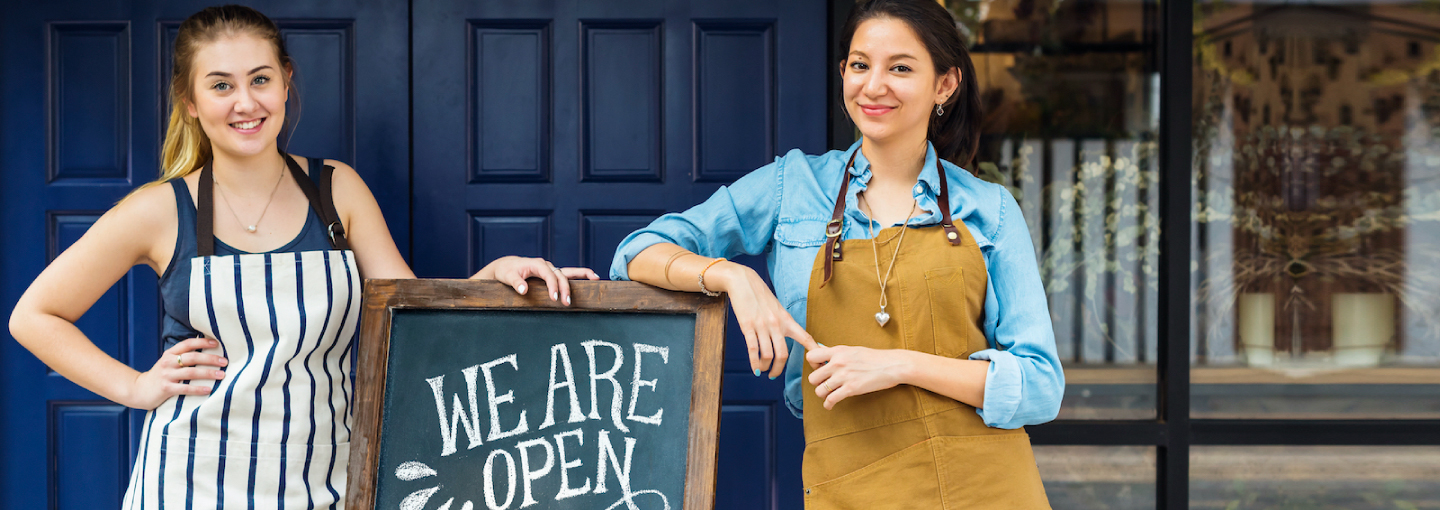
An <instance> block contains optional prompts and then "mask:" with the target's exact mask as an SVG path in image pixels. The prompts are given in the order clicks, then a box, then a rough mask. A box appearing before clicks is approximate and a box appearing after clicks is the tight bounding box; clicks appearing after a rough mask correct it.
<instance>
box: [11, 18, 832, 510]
mask: <svg viewBox="0 0 1440 510" xmlns="http://www.w3.org/2000/svg"><path fill="white" fill-rule="evenodd" d="M152 3H153V2H121V3H115V2H102V1H98V0H52V1H47V2H30V3H26V4H22V5H19V6H8V5H7V6H6V7H5V12H4V15H3V16H0V249H3V250H4V256H3V257H0V306H3V310H6V311H8V310H10V309H11V308H12V307H13V305H14V303H15V301H16V300H17V299H18V298H19V296H20V293H21V292H23V291H24V289H25V287H26V286H28V285H29V283H30V281H31V280H32V279H33V278H34V277H35V275H36V274H38V273H39V272H40V271H41V270H42V269H43V268H44V267H45V264H47V263H48V261H49V260H50V259H51V258H53V257H54V256H55V255H56V254H58V253H59V252H60V251H61V250H63V249H64V248H65V247H67V246H69V244H70V243H72V242H73V241H74V240H75V239H77V238H78V237H79V236H80V235H83V233H84V232H85V230H86V229H87V228H88V227H89V225H90V224H91V223H93V222H94V220H95V219H96V218H98V216H99V215H100V214H102V213H103V212H104V211H105V210H106V209H107V208H109V207H110V206H111V205H112V204H114V203H115V201H117V200H118V199H119V198H120V197H122V196H124V195H125V193H127V192H128V191H129V190H131V189H133V188H134V187H135V186H138V185H139V184H142V183H144V182H146V181H149V180H151V179H153V178H154V177H155V176H156V175H157V168H158V161H159V147H160V141H161V137H162V136H163V130H164V122H165V120H166V115H167V114H168V111H167V110H165V108H167V106H168V105H166V104H165V101H164V99H163V91H164V89H163V84H164V77H165V76H167V73H168V72H169V63H168V62H167V60H168V56H169V51H170V46H169V45H170V42H171V41H172V40H173V39H174V36H175V31H176V30H177V28H178V25H179V21H180V20H182V19H184V18H185V16H187V15H189V14H191V13H192V12H194V11H196V10H198V9H200V8H202V7H204V6H205V5H207V4H209V3H212V2H209V1H204V0H202V1H185V2H167V3H166V5H164V6H163V7H160V6H154V5H151V4H152ZM247 3H248V4H250V5H252V6H255V7H256V8H258V9H260V10H261V11H262V12H265V13H267V14H269V15H271V16H272V17H273V18H275V19H276V21H277V22H278V23H279V24H280V26H281V28H282V31H283V32H284V33H285V34H286V38H287V44H288V46H289V49H290V51H291V53H292V54H293V56H294V57H295V59H296V61H297V65H298V68H299V71H298V72H297V77H298V82H299V90H300V92H301V95H302V97H303V101H302V104H303V114H301V118H302V121H301V122H300V124H299V128H298V130H297V131H296V133H295V134H294V136H293V137H292V138H291V141H290V149H291V150H292V152H296V153H299V154H303V155H315V156H324V157H331V158H338V159H341V160H343V161H348V162H350V163H351V164H352V165H354V166H355V168H356V169H357V170H358V171H359V172H360V173H361V175H362V176H363V177H364V178H365V180H366V182H367V183H369V185H370V187H371V189H372V191H373V192H374V193H375V195H376V198H377V199H378V200H379V202H380V205H381V208H382V209H383V210H384V211H385V214H386V219H387V221H388V223H389V227H390V229H391V232H392V234H393V235H394V237H395V239H396V242H397V244H398V245H399V246H400V249H401V252H402V253H404V254H406V256H407V257H409V258H410V259H411V260H412V262H413V264H414V266H415V269H416V271H417V273H419V274H420V275H421V276H447V277H455V276H462V275H464V274H468V273H469V272H470V271H474V270H475V269H477V268H478V267H480V266H481V265H483V264H484V263H486V262H488V261H489V260H493V259H494V258H495V257H498V256H500V255H504V254H512V253H513V254H524V255H543V256H546V257H549V258H551V259H553V260H555V261H556V262H557V263H559V264H565V265H575V264H583V265H588V266H592V267H594V268H596V269H597V270H599V271H601V272H602V274H603V273H604V272H605V268H607V267H608V265H609V263H610V258H611V254H612V253H613V251H614V248H615V245H616V244H617V243H618V242H619V240H620V238H621V237H623V236H624V235H625V234H627V233H628V232H630V231H631V230H634V229H635V228H638V227H640V226H642V225H644V224H646V223H647V222H649V221H650V219H652V218H654V217H655V216H657V215H659V214H661V213H663V212H665V211H674V210H680V209H683V208H685V207H688V206H689V205H692V204H694V203H697V202H699V201H701V200H703V199H704V198H705V197H707V196H709V195H710V193H712V192H713V191H714V190H715V189H716V188H717V187H718V186H720V185H723V184H725V183H728V182H730V181H732V180H734V179H735V178H737V177H739V176H740V175H743V174H744V173H745V172H747V171H749V170H751V169H753V168H755V167H758V166H760V165H763V164H766V163H768V162H770V161H771V160H772V158H773V157H774V156H775V155H776V154H778V153H781V152H784V151H785V150H788V149H790V148H793V147H799V148H801V149H803V150H805V151H807V152H818V151H821V150H824V149H825V129H826V127H825V106H826V104H827V102H828V100H827V98H826V95H825V76H826V74H827V73H828V72H829V71H830V70H831V69H832V67H833V66H831V65H829V64H828V63H827V62H825V45H826V30H825V29H826V27H825V24H826V19H827V18H826V3H825V2H824V1H823V0H794V1H788V0H787V1H785V2H775V1H773V0H728V1H724V2H714V1H709V2H705V1H701V0H666V1H661V0H649V1H630V0H609V1H604V2H596V1H580V0H562V1H555V2H503V1H486V2H462V1H458V0H457V1H449V0H444V1H441V0H412V1H407V0H374V1H366V2H360V3H358V4H357V5H352V4H349V3H326V4H322V5H314V6H312V5H306V4H304V3H300V2H285V1H281V0H256V1H250V2H247ZM407 43H409V45H408V46H410V47H409V48H407ZM410 76H413V77H414V79H413V87H414V90H413V92H414V93H413V94H412V93H411V80H410V79H409V77H410ZM290 108H291V109H292V110H291V111H292V112H294V111H296V110H295V109H296V108H297V106H296V105H295V104H293V103H292V104H291V105H290ZM412 111H413V115H414V118H413V122H412V117H411V114H412ZM412 129H413V138H412ZM412 139H413V143H414V147H413V148H414V150H413V160H412V159H411V157H412V151H411V140H412ZM412 225H413V232H412ZM743 262H746V263H750V264H752V265H755V267H757V268H758V267H760V266H761V265H763V262H762V260H760V259H759V258H751V259H749V260H744V261H743ZM762 274H763V270H762ZM158 317H159V315H158V296H157V295H156V291H155V276H154V275H153V274H151V272H150V271H149V270H148V269H145V268H140V269H137V270H135V271H132V272H131V273H130V274H129V275H128V276H126V277H125V278H124V279H122V280H121V281H120V282H119V283H118V284H116V286H115V287H114V288H112V289H111V290H110V291H109V292H108V293H107V294H106V295H105V296H104V297H102V298H101V299H100V301H99V302H97V303H96V304H95V305H94V306H93V307H92V308H91V310H90V312H89V313H87V314H86V316H85V317H84V318H83V319H82V320H81V321H80V327H81V329H82V330H83V331H85V333H86V334H87V335H89V336H90V337H91V339H93V340H94V341H95V343H96V344H97V345H99V346H100V347H101V348H102V349H104V350H105V351H106V352H109V353H110V354H112V355H114V356H115V357H117V358H118V359H120V360H122V361H124V362H126V363H130V364H131V365H132V366H135V367H137V368H140V369H144V368H147V367H149V366H150V365H152V364H153V362H154V360H155V359H156V356H157V355H158V353H159V350H160V349H159V341H158V324H159V320H158ZM735 333H736V329H735V328H734V327H733V325H732V327H731V337H730V340H729V341H730V343H731V345H730V346H729V349H728V352H727V359H726V363H727V366H729V367H732V369H730V370H727V372H726V378H725V396H724V399H725V401H724V413H723V419H722V425H721V426H722V430H721V451H720V487H719V492H718V494H717V507H718V508H727V509H728V508H744V509H751V508H800V507H801V504H800V493H799V485H800V483H799V454H800V451H801V449H802V447H803V445H802V439H801V434H800V422H799V421H798V420H795V419H793V418H791V417H790V416H789V415H788V413H787V412H786V411H785V409H784V405H783V404H782V403H781V402H780V401H779V396H780V385H779V382H778V381H768V380H764V379H757V378H755V377H754V376H752V375H750V374H749V372H748V371H747V368H746V365H747V363H746V361H745V359H744V355H743V352H744V351H743V349H742V348H740V346H741V345H742V344H743V342H742V341H741V339H740V338H739V337H738V335H736V334H735ZM6 337H7V338H6V339H5V340H4V341H3V342H0V454H3V457H4V460H3V461H0V508H6V509H9V508H64V509H70V508H87V509H88V508H116V507H118V505H119V503H118V502H119V500H120V497H121V495H122V493H123V491H124V489H125V483H126V479H127V477H128V474H129V470H130V464H131V461H132V459H133V455H134V441H135V439H136V436H137V434H138V433H139V430H140V429H139V422H140V419H141V418H142V417H143V413H140V412H136V411H129V410H126V409H124V408H121V407H120V406H117V405H115V404H113V403H111V402H108V401H105V400H103V399H100V398H99V397H98V396H96V395H94V394H91V393H89V392H88V391H85V390H84V389H82V388H79V387H78V386H76V385H74V384H72V383H70V382H68V381H66V380H65V379H64V378H62V377H59V376H58V375H56V374H53V373H51V372H50V371H48V370H47V369H46V368H45V367H44V366H43V365H42V364H41V363H39V361H38V360H36V359H35V358H34V357H33V356H31V355H30V354H29V353H27V352H25V351H24V349H23V348H21V347H20V346H19V344H17V343H15V342H14V341H13V339H9V338H8V335H6Z"/></svg>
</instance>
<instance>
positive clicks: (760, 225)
mask: <svg viewBox="0 0 1440 510" xmlns="http://www.w3.org/2000/svg"><path fill="white" fill-rule="evenodd" d="M783 161H784V160H783V159H779V158H777V159H776V161H775V162H774V163H771V164H769V165H765V166H763V167H760V168H759V169H757V170H755V171H753V172H750V173H749V174H746V175H745V176H744V177H741V178H740V179H739V180H737V181H735V183H734V184H731V185H730V186H724V187H721V188H720V189H719V190H716V191H715V194H713V195H711V196H710V198H709V199H707V200H705V201H704V202H702V203H701V204H700V205H696V206H695V207H691V208H690V209H688V210H686V211H685V212H681V213H669V214H666V215H664V216H661V217H659V218H656V219H655V221H653V222H651V223H650V225H649V226H646V227H645V228H642V229H640V230H637V231H635V232H632V233H631V234H630V235H628V236H626V237H625V239H624V240H622V241H620V246H618V247H616V249H615V258H614V260H613V261H611V263H610V279H611V280H629V279H630V261H631V260H634V259H635V256H636V255H638V254H640V252H642V251H645V249H646V248H649V247H651V246H654V245H656V244H660V243H672V244H676V245H679V246H680V247H682V248H685V249H687V250H690V251H692V252H695V253H698V254H700V255H704V256H706V257H726V258H731V257H735V256H737V255H740V254H749V255H757V254H760V253H762V252H764V251H765V249H766V247H768V246H769V244H770V239H771V237H772V236H773V234H774V233H775V218H776V216H777V213H778V211H779V202H780V186H779V179H780V175H781V172H783V171H784V165H783Z"/></svg>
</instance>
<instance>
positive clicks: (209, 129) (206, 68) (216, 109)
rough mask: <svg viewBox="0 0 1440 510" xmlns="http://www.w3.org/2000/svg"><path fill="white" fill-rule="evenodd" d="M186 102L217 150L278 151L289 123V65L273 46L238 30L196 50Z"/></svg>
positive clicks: (233, 154) (233, 153) (249, 153)
mask: <svg viewBox="0 0 1440 510" xmlns="http://www.w3.org/2000/svg"><path fill="white" fill-rule="evenodd" d="M193 63H194V66H193V69H194V73H193V74H192V76H191V85H192V88H191V90H193V91H194V92H193V93H192V94H191V100H190V103H189V105H188V109H187V110H188V112H189V114H190V116H192V117H195V118H197V119H199V121H200V126H201V128H203V129H204V130H205V135H206V136H208V137H209V138H210V144H211V147H212V149H213V150H214V152H215V153H216V154H227V155H229V156H231V157H247V156H254V155H257V154H261V153H264V152H266V151H268V152H275V139H276V137H278V136H279V135H280V128H281V127H282V126H283V125H284V124H285V99H286V96H287V95H288V93H289V89H288V88H287V87H286V79H285V78H286V77H287V75H286V74H281V73H285V72H286V69H284V68H283V67H282V66H281V64H280V59H279V56H278V55H277V54H276V50H275V47H274V46H272V45H271V44H270V43H268V42H266V41H265V40H263V39H260V38H257V37H254V36H251V35H248V34H243V33H242V34H236V35H232V36H227V37H221V38H219V39H217V40H215V41H214V42H212V43H209V44H206V45H204V46H203V47H201V48H199V50H198V51H196V52H195V59H194V62H193Z"/></svg>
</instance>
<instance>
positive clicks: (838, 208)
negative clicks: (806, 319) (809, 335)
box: [820, 149, 962, 287]
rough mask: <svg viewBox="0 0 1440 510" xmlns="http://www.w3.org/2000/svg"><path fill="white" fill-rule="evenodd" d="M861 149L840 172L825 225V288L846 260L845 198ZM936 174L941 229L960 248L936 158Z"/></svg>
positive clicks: (947, 189) (946, 184)
mask: <svg viewBox="0 0 1440 510" xmlns="http://www.w3.org/2000/svg"><path fill="white" fill-rule="evenodd" d="M859 153H860V149H855V152H852V153H850V161H849V162H847V163H845V169H844V170H841V171H840V195H839V196H837V197H835V211H834V212H833V213H831V214H830V222H829V223H826V224H825V249H824V250H823V251H822V253H828V254H830V255H829V256H827V257H825V279H824V280H821V282H820V286H821V287H824V286H825V284H826V283H829V282H830V276H831V275H832V274H834V263H835V262H836V261H839V260H843V259H844V255H843V254H842V253H841V251H840V244H841V243H840V242H839V241H840V234H841V233H842V232H843V231H844V230H845V229H844V226H845V196H846V192H847V191H849V190H850V168H851V167H852V166H854V165H855V155H856V154H859ZM935 172H936V173H938V174H939V175H940V207H943V208H945V210H944V211H943V212H942V213H941V219H940V227H941V228H943V229H945V239H947V240H949V241H950V245H951V246H960V244H961V242H962V237H961V235H960V231H959V230H956V228H955V218H953V217H952V216H951V214H950V183H949V182H948V181H947V180H946V179H945V167H944V166H942V165H941V164H940V158H938V157H937V158H935Z"/></svg>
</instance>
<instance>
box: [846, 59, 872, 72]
mask: <svg viewBox="0 0 1440 510" xmlns="http://www.w3.org/2000/svg"><path fill="white" fill-rule="evenodd" d="M850 68H851V69H854V70H856V71H864V70H866V69H869V68H870V66H869V65H867V64H865V63H864V62H861V61H859V60H856V61H854V62H851V63H850Z"/></svg>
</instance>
